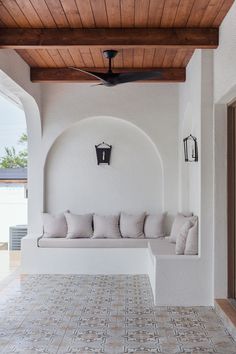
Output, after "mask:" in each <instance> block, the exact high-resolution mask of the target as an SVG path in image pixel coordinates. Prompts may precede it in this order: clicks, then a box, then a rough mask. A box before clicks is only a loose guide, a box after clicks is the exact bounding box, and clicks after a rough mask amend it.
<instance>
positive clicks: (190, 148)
mask: <svg viewBox="0 0 236 354" xmlns="http://www.w3.org/2000/svg"><path fill="white" fill-rule="evenodd" d="M183 142H184V158H185V161H186V162H196V161H198V147H197V138H196V137H195V136H193V135H192V134H190V135H189V136H187V138H184V139H183Z"/></svg>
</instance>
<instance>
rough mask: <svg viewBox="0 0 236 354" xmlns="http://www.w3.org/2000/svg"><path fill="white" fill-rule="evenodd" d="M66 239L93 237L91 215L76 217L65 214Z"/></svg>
mask: <svg viewBox="0 0 236 354" xmlns="http://www.w3.org/2000/svg"><path fill="white" fill-rule="evenodd" d="M65 218H66V222H67V228H68V230H67V235H66V237H67V238H88V237H92V235H93V226H92V223H93V214H85V215H76V214H72V213H65Z"/></svg>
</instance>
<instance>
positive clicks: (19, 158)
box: [0, 133, 28, 168]
mask: <svg viewBox="0 0 236 354" xmlns="http://www.w3.org/2000/svg"><path fill="white" fill-rule="evenodd" d="M18 144H21V145H24V146H25V145H26V144H27V134H26V133H23V134H22V135H21V136H20V138H19V140H18ZM27 160H28V151H27V148H26V147H25V148H24V149H22V150H20V151H19V152H18V153H17V152H16V149H15V148H14V147H5V155H4V156H2V157H1V158H0V168H19V167H27Z"/></svg>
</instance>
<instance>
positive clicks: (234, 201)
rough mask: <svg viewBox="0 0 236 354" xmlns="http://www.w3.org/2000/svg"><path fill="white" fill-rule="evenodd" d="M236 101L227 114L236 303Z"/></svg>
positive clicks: (231, 275) (231, 292)
mask: <svg viewBox="0 0 236 354" xmlns="http://www.w3.org/2000/svg"><path fill="white" fill-rule="evenodd" d="M235 120H236V101H235V102H233V103H232V104H230V105H229V106H228V114H227V138H228V139H227V141H228V143H227V145H228V146H227V160H228V161H227V182H228V213H227V214H228V298H229V299H231V300H232V302H233V303H234V305H235V304H236V121H235Z"/></svg>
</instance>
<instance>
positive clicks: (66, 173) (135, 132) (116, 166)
mask: <svg viewBox="0 0 236 354" xmlns="http://www.w3.org/2000/svg"><path fill="white" fill-rule="evenodd" d="M102 141H105V142H107V143H109V144H111V145H112V155H111V165H110V166H108V165H100V166H97V162H96V153H95V144H98V143H100V142H102ZM44 180H45V190H44V197H45V198H44V209H45V210H46V211H49V212H53V213H57V212H61V211H63V210H66V209H69V210H71V212H75V213H86V212H97V213H110V214H111V213H117V212H119V211H121V210H124V211H127V212H141V211H147V212H158V211H159V212H160V211H162V210H163V208H164V173H163V163H162V159H161V156H160V154H159V151H158V149H157V147H156V145H155V144H154V143H153V142H152V140H151V139H150V138H149V137H148V135H147V134H146V133H145V132H144V131H142V130H141V129H140V128H138V127H137V126H136V125H134V124H133V123H130V122H127V121H126V120H123V119H121V118H116V117H108V116H98V117H88V118H85V119H82V120H81V121H79V122H77V123H75V124H73V125H72V126H70V127H69V128H67V129H66V130H65V131H64V132H63V133H62V134H60V135H59V136H58V137H57V139H56V140H55V141H54V143H53V144H52V146H51V148H50V150H49V152H48V154H47V157H46V160H45V167H44Z"/></svg>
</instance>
